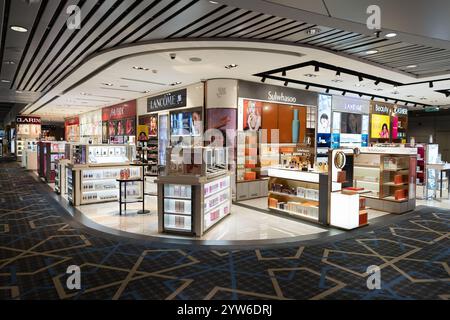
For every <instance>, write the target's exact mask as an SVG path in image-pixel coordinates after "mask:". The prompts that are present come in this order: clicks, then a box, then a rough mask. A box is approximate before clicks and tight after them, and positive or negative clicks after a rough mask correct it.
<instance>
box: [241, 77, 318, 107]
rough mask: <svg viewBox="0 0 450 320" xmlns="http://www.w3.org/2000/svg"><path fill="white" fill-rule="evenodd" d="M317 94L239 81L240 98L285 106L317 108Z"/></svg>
mask: <svg viewBox="0 0 450 320" xmlns="http://www.w3.org/2000/svg"><path fill="white" fill-rule="evenodd" d="M318 96H319V95H318V94H317V92H312V91H305V90H299V89H293V88H289V87H280V86H274V85H270V84H264V83H256V82H250V81H243V80H239V82H238V97H239V98H245V99H254V100H261V101H269V102H279V103H285V104H297V105H310V106H317V100H318Z"/></svg>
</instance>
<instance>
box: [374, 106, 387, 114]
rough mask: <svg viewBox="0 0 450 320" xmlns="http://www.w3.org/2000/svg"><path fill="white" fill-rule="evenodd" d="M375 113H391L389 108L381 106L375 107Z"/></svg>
mask: <svg viewBox="0 0 450 320" xmlns="http://www.w3.org/2000/svg"><path fill="white" fill-rule="evenodd" d="M375 112H377V113H389V107H387V106H380V105H378V104H376V105H375Z"/></svg>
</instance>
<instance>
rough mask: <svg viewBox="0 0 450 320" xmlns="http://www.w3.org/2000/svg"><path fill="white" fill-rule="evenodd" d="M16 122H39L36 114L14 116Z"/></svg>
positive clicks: (39, 118)
mask: <svg viewBox="0 0 450 320" xmlns="http://www.w3.org/2000/svg"><path fill="white" fill-rule="evenodd" d="M16 124H41V117H38V116H16Z"/></svg>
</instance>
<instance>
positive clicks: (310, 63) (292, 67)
mask: <svg viewBox="0 0 450 320" xmlns="http://www.w3.org/2000/svg"><path fill="white" fill-rule="evenodd" d="M311 66H312V67H314V72H319V71H320V68H323V69H327V70H331V71H335V72H336V76H339V75H341V73H344V74H348V75H352V76H355V77H356V78H358V80H359V81H363V80H364V79H367V80H372V81H374V84H375V85H378V84H380V83H385V84H389V85H392V86H394V87H405V86H412V85H418V84H426V83H428V85H429V87H430V88H433V84H434V83H435V82H442V81H449V80H450V78H444V79H436V80H432V81H430V80H427V81H418V82H410V83H402V82H398V81H393V80H390V79H386V78H382V77H376V76H373V75H371V74H367V73H362V72H358V71H354V70H351V69H347V68H342V67H338V66H335V65H332V64H328V63H323V62H319V61H316V60H311V61H307V62H302V63H298V64H293V65H290V66H287V67H282V68H277V69H273V70H269V71H266V72H262V73H257V74H255V76H259V77H264V76H268V75H274V74H277V73H280V72H281V74H282V76H283V77H286V75H287V72H288V71H290V70H296V69H301V68H305V67H311ZM285 80H287V81H289V82H293V81H291V79H285ZM436 92H440V93H443V94H445V95H446V97H447V94H446V93H447V91H446V90H445V92H444V91H443V90H436Z"/></svg>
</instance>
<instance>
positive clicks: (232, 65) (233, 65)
mask: <svg viewBox="0 0 450 320" xmlns="http://www.w3.org/2000/svg"><path fill="white" fill-rule="evenodd" d="M237 66H238V65H237V64H235V63H232V64H229V65H227V66H225V69H233V68H236V67H237Z"/></svg>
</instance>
